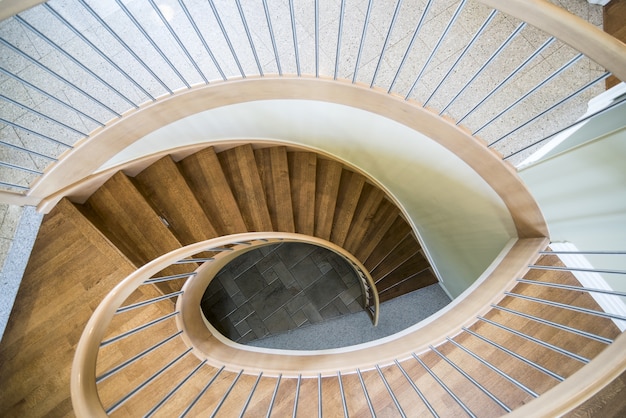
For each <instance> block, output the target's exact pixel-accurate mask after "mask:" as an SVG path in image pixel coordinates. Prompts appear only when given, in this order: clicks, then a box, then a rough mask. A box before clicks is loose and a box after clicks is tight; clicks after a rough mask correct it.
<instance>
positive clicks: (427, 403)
mask: <svg viewBox="0 0 626 418" xmlns="http://www.w3.org/2000/svg"><path fill="white" fill-rule="evenodd" d="M394 362H395V363H396V366H398V368H399V369H400V371H401V372H402V374H403V375H404V377H405V378H406V380H408V381H409V384H410V385H411V387H412V388H413V390H415V392H416V393H417V395H418V396H419V397H420V399H421V400H422V402H424V405H426V408H428V410H429V411H430V413H431V414H432V415H433V416H434V417H435V418H437V417H439V415H437V412H435V410H434V409H433V407H432V406H431V405H430V402H428V400H427V399H426V397H425V396H424V394H423V393H422V391H421V390H419V388H418V387H417V385H416V384H415V382H413V380H412V379H411V377H410V376H409V374H408V373H407V372H406V370H404V368H403V367H402V366H401V365H400V363H399V362H398V360H394Z"/></svg>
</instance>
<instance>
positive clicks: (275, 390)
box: [265, 373, 283, 418]
mask: <svg viewBox="0 0 626 418" xmlns="http://www.w3.org/2000/svg"><path fill="white" fill-rule="evenodd" d="M282 377H283V374H282V373H281V374H279V375H278V379H276V387H275V388H274V393H272V399H271V400H270V406H269V408H268V409H267V415H266V416H265V418H270V415H271V414H272V408H273V407H274V402H275V401H276V394H277V393H278V386H279V385H280V379H281V378H282Z"/></svg>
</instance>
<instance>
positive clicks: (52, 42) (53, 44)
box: [13, 15, 139, 109]
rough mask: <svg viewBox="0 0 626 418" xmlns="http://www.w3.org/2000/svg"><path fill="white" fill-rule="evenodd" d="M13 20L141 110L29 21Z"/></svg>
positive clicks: (17, 16)
mask: <svg viewBox="0 0 626 418" xmlns="http://www.w3.org/2000/svg"><path fill="white" fill-rule="evenodd" d="M13 18H14V19H15V20H17V21H18V22H19V23H20V24H22V25H23V26H25V27H26V28H28V29H29V30H30V31H31V32H33V33H34V34H36V35H37V36H39V37H40V38H41V39H43V40H44V41H45V42H46V43H47V44H48V45H50V46H51V47H52V48H54V49H55V50H56V51H58V52H60V53H61V54H62V55H63V56H64V57H65V58H67V59H69V60H70V61H72V62H73V63H74V64H76V65H77V66H79V67H80V68H81V69H82V70H83V71H85V72H86V73H87V74H89V75H90V76H92V77H93V78H95V79H96V80H98V81H99V82H100V83H102V84H104V85H105V86H107V87H108V88H109V90H111V91H112V92H113V93H114V94H116V95H117V96H118V97H119V98H121V99H122V100H124V101H125V102H126V103H128V104H129V105H131V106H132V107H134V108H135V109H137V108H139V106H138V105H137V104H136V103H135V102H133V101H132V100H130V99H129V98H128V97H126V96H124V95H123V94H122V93H120V92H119V91H118V89H116V88H115V87H113V86H112V85H111V84H109V82H107V81H106V80H105V79H103V78H102V77H100V76H99V75H98V74H96V73H94V72H93V71H91V70H90V69H89V68H88V67H87V66H86V65H84V64H83V63H82V62H80V61H78V60H77V59H76V58H74V57H73V56H72V55H71V54H70V53H69V52H67V51H66V50H65V49H63V48H61V46H60V45H59V44H57V43H56V42H54V41H53V40H52V39H50V38H48V37H47V36H46V35H44V34H43V33H42V32H41V31H39V30H38V29H37V28H35V27H34V26H33V25H31V24H30V23H28V22H27V21H25V20H24V19H22V18H21V17H20V15H15V16H13Z"/></svg>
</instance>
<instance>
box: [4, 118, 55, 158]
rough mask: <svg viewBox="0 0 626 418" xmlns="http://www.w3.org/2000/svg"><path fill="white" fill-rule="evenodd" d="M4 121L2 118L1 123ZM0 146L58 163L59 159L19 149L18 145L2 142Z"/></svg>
mask: <svg viewBox="0 0 626 418" xmlns="http://www.w3.org/2000/svg"><path fill="white" fill-rule="evenodd" d="M2 120H3V119H2V118H0V122H2ZM0 145H1V146H3V147H7V148H11V149H14V150H16V151H20V152H25V153H27V154H30V155H34V156H36V157H41V158H45V159H47V160H50V161H58V158H55V157H50V156H49V155H45V154H41V153H39V152H36V151H31V150H29V149H26V148H23V147H19V146H17V145H13V144H9V143H8V142H4V141H0Z"/></svg>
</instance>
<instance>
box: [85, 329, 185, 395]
mask: <svg viewBox="0 0 626 418" xmlns="http://www.w3.org/2000/svg"><path fill="white" fill-rule="evenodd" d="M182 333H183V331H178V332H176V333H174V334H172V335H170V336H169V337H167V338H165V339H163V340H161V341H159V342H158V343H156V344H154V345H153V346H151V347H149V348H147V349H145V350H143V351H142V352H141V353H139V354H136V355H134V356H133V357H131V358H129V359H128V360H126V361H124V362H122V363H120V364H118V365H117V366H115V367H113V368H111V369H109V370H107V371H106V372H104V373H102V374H101V375H100V376H97V377H96V383H100V382H102V381H104V380H105V379H107V378H109V377H111V376H113V375H114V374H115V373H117V372H119V371H120V370H122V369H124V368H125V367H127V366H129V365H131V364H133V363H134V362H136V361H137V360H139V359H140V358H142V357H145V356H147V355H148V354H150V353H151V352H153V351H154V350H156V349H157V348H159V347H161V346H163V345H164V344H166V343H168V342H169V341H171V340H173V339H174V338H176V337H178V336H179V335H180V334H182Z"/></svg>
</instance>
